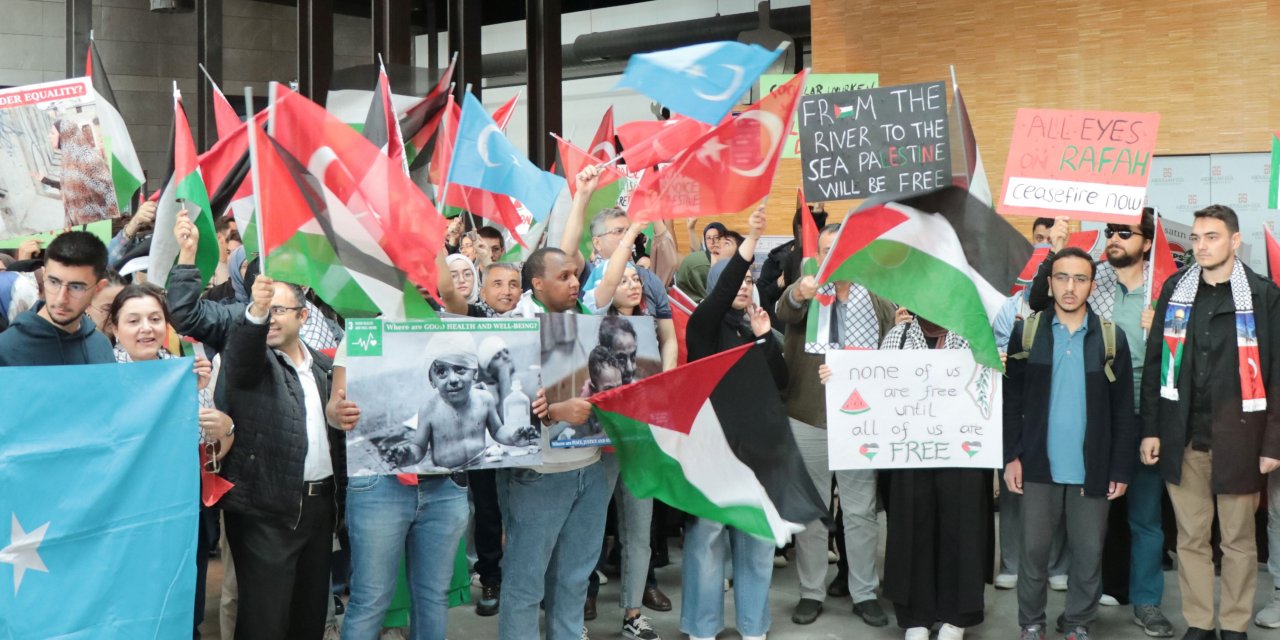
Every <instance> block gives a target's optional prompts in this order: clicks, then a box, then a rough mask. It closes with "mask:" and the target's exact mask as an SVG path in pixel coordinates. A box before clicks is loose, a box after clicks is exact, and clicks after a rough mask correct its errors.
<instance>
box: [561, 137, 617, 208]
mask: <svg viewBox="0 0 1280 640" xmlns="http://www.w3.org/2000/svg"><path fill="white" fill-rule="evenodd" d="M552 135H553V136H555V139H556V144H557V147H558V149H559V152H560V167H561V168H562V169H564V179H565V181H567V182H568V183H569V195H570V196H573V195H577V193H578V181H577V176H578V173H580V172H581V171H582V170H583V169H584V168H586V167H587V166H588V165H590V166H597V167H598V166H601V165H605V162H607V161H604V162H602V161H601V160H600V158H599V157H598V156H595V155H592V154H589V153H587V152H586V151H583V150H582V149H579V148H578V147H576V146H574V144H573V143H572V142H569V141H568V140H565V139H564V138H561V137H560V136H557V135H555V134H552ZM624 177H626V176H624V175H623V174H622V171H619V170H618V168H617V167H616V166H615V165H612V164H609V165H605V166H604V173H601V174H600V181H599V182H598V183H597V184H596V188H597V189H598V188H600V187H603V186H605V185H607V184H611V183H613V182H616V181H618V180H621V179H622V178H624Z"/></svg>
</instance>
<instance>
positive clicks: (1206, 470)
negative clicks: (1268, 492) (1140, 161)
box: [1142, 205, 1280, 640]
mask: <svg viewBox="0 0 1280 640" xmlns="http://www.w3.org/2000/svg"><path fill="white" fill-rule="evenodd" d="M1191 244H1192V247H1193V249H1194V251H1195V257H1196V262H1197V264H1195V265H1192V266H1190V267H1187V268H1186V269H1183V270H1182V271H1180V272H1178V273H1176V274H1174V275H1173V276H1171V277H1170V278H1169V279H1168V281H1167V282H1165V286H1164V288H1163V291H1161V293H1160V297H1159V301H1158V302H1157V304H1156V309H1155V319H1154V321H1153V323H1152V327H1151V333H1150V336H1149V337H1148V340H1147V353H1146V367H1145V368H1146V370H1147V371H1148V372H1149V375H1147V376H1145V377H1144V379H1143V381H1142V382H1143V383H1142V400H1143V402H1142V406H1143V414H1144V415H1145V416H1146V421H1145V424H1144V425H1143V439H1142V461H1143V463H1145V464H1148V465H1157V464H1158V465H1159V468H1160V472H1161V475H1162V476H1163V477H1164V479H1165V482H1166V483H1168V487H1169V497H1170V499H1171V500H1172V502H1173V508H1174V512H1175V514H1176V515H1177V521H1178V581H1179V583H1180V586H1181V591H1182V611H1183V615H1184V616H1185V617H1186V619H1187V623H1188V624H1189V625H1190V627H1191V628H1190V629H1189V630H1188V632H1187V635H1186V637H1187V638H1190V639H1191V640H1199V639H1201V638H1210V637H1213V635H1214V631H1213V629H1214V622H1213V610H1214V607H1213V590H1214V584H1213V583H1214V566H1213V556H1212V550H1211V548H1210V546H1209V536H1210V526H1211V524H1212V521H1213V514H1214V506H1215V501H1216V506H1217V514H1218V521H1219V525H1218V528H1219V532H1220V534H1221V538H1222V551H1223V558H1222V586H1221V592H1222V595H1221V603H1220V607H1219V615H1218V620H1219V625H1218V626H1219V627H1220V628H1221V629H1222V636H1221V637H1222V638H1223V640H1242V639H1243V638H1245V637H1246V636H1245V631H1246V629H1247V628H1248V626H1249V615H1250V613H1251V611H1252V607H1251V604H1252V602H1253V598H1254V590H1255V587H1256V583H1257V546H1256V540H1255V535H1254V529H1253V526H1254V525H1253V522H1254V521H1253V517H1254V512H1255V511H1256V510H1257V507H1258V492H1260V491H1262V489H1263V487H1264V486H1265V483H1264V476H1265V474H1268V473H1271V472H1272V471H1274V470H1275V469H1276V468H1277V467H1280V414H1277V413H1276V412H1275V411H1274V410H1271V409H1269V408H1268V403H1267V398H1268V396H1270V397H1271V398H1280V357H1277V353H1276V351H1275V349H1274V346H1273V345H1275V344H1276V340H1277V339H1280V335H1277V325H1276V323H1277V322H1278V321H1280V289H1277V288H1276V287H1275V285H1273V284H1272V283H1271V282H1270V281H1269V280H1267V279H1266V278H1264V277H1261V276H1259V275H1258V274H1255V273H1254V272H1253V271H1252V270H1250V269H1249V268H1248V267H1246V266H1245V265H1244V263H1243V262H1241V261H1240V260H1239V259H1238V258H1237V256H1236V251H1237V250H1238V249H1239V248H1240V224H1239V220H1238V218H1237V217H1236V213H1235V212H1234V211H1232V210H1231V209H1230V208H1228V207H1224V206H1221V205H1212V206H1209V207H1206V208H1204V209H1201V210H1200V211H1197V212H1196V213H1195V223H1194V224H1193V225H1192V229H1191Z"/></svg>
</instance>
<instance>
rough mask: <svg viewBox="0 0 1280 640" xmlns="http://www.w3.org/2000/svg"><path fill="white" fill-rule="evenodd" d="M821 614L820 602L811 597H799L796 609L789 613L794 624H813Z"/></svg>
mask: <svg viewBox="0 0 1280 640" xmlns="http://www.w3.org/2000/svg"><path fill="white" fill-rule="evenodd" d="M820 615H822V602H820V601H818V600H814V599H813V598H800V603H799V604H797V605H796V610H795V612H793V613H792V614H791V621H792V622H794V623H796V624H813V621H814V620H817V619H818V616H820Z"/></svg>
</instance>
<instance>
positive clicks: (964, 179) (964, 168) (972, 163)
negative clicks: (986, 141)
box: [950, 67, 992, 206]
mask: <svg viewBox="0 0 1280 640" xmlns="http://www.w3.org/2000/svg"><path fill="white" fill-rule="evenodd" d="M951 88H952V94H953V95H954V96H955V98H954V100H953V101H952V106H951V114H950V115H951V121H952V122H953V123H954V124H953V125H952V127H951V148H952V149H959V150H960V153H952V154H951V160H952V167H951V176H952V177H951V182H952V184H955V185H957V186H961V187H964V188H966V189H968V190H969V193H971V194H973V197H975V198H977V199H978V200H980V201H982V203H983V204H985V205H987V206H991V201H992V198H991V185H990V184H989V183H988V182H987V170H986V167H984V166H983V164H982V153H980V152H979V151H978V140H977V138H976V137H975V136H974V134H973V123H972V122H970V120H969V110H968V109H967V108H965V105H964V97H963V96H961V95H960V84H959V83H958V82H956V68H955V67H951Z"/></svg>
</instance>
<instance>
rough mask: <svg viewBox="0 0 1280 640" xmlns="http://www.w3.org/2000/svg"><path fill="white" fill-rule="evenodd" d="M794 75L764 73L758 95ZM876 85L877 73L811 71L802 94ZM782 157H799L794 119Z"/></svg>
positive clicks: (849, 89)
mask: <svg viewBox="0 0 1280 640" xmlns="http://www.w3.org/2000/svg"><path fill="white" fill-rule="evenodd" d="M794 77H795V76H794V75H793V74H790V73H766V74H764V75H762V76H760V95H762V96H765V95H769V94H770V93H772V92H773V90H774V89H777V88H778V87H780V86H782V85H784V84H786V83H787V81H788V80H790V79H792V78H794ZM878 86H880V74H878V73H811V74H809V77H808V78H806V79H805V81H804V95H806V96H811V95H814V94H818V93H835V92H838V91H858V90H860V89H874V88H876V87H878ZM782 157H784V158H799V157H800V123H799V121H797V120H795V119H793V120H792V121H791V133H789V134H787V143H786V145H785V146H783V147H782Z"/></svg>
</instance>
